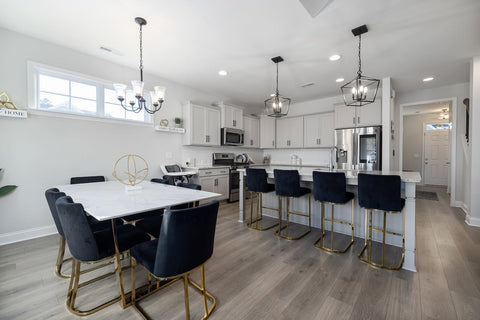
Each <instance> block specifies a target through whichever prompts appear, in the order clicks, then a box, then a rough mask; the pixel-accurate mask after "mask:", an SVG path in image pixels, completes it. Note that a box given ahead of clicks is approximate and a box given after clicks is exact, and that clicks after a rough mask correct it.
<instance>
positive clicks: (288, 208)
mask: <svg viewBox="0 0 480 320" xmlns="http://www.w3.org/2000/svg"><path fill="white" fill-rule="evenodd" d="M289 224H290V197H287V234H286V236H287V238H288V226H289Z"/></svg>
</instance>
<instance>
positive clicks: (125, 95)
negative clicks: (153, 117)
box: [113, 17, 165, 114]
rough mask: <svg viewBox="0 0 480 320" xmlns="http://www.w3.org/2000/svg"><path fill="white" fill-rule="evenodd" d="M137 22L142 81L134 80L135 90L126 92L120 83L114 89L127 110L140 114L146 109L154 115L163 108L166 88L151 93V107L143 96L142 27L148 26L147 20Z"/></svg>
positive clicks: (139, 19)
mask: <svg viewBox="0 0 480 320" xmlns="http://www.w3.org/2000/svg"><path fill="white" fill-rule="evenodd" d="M135 22H136V23H137V24H138V25H139V26H140V80H132V87H133V90H126V89H127V86H126V85H124V84H119V83H116V84H114V85H113V87H114V89H115V93H116V95H117V99H118V101H120V104H121V105H122V107H123V108H124V109H125V110H127V111H131V112H135V113H138V112H140V111H142V109H145V111H146V112H148V113H150V114H153V113H155V112H157V111H158V110H160V108H161V107H162V103H163V101H164V99H165V87H160V86H155V87H153V90H154V91H150V100H151V105H150V106H149V103H147V99H145V97H144V96H143V93H144V92H143V85H144V83H143V42H142V27H143V26H144V25H146V24H147V20H145V19H143V18H140V17H137V18H135ZM135 100H136V101H135ZM124 101H125V103H124Z"/></svg>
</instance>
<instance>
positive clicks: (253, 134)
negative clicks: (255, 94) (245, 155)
mask: <svg viewBox="0 0 480 320" xmlns="http://www.w3.org/2000/svg"><path fill="white" fill-rule="evenodd" d="M243 130H244V137H243V140H244V142H243V146H244V147H246V148H258V147H259V145H260V141H259V140H260V138H259V133H260V130H259V120H258V119H256V118H250V117H243Z"/></svg>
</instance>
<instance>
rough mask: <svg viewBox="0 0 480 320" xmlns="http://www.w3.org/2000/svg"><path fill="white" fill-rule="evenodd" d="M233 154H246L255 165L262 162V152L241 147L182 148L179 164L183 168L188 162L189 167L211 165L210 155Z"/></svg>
mask: <svg viewBox="0 0 480 320" xmlns="http://www.w3.org/2000/svg"><path fill="white" fill-rule="evenodd" d="M216 152H221V153H234V154H235V155H238V154H241V153H246V154H248V156H249V157H250V159H251V160H252V161H253V162H254V163H255V164H260V163H262V162H263V150H260V149H249V148H242V147H229V146H221V147H220V146H219V147H194V146H183V148H182V159H181V164H182V166H185V163H186V162H187V161H189V162H190V166H194V165H196V166H202V165H211V164H212V153H216Z"/></svg>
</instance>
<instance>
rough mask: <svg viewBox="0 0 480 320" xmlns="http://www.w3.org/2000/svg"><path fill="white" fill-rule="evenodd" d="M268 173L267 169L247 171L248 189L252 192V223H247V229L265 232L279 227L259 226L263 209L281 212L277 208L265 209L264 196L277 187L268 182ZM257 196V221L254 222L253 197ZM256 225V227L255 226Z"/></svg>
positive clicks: (249, 169) (273, 225)
mask: <svg viewBox="0 0 480 320" xmlns="http://www.w3.org/2000/svg"><path fill="white" fill-rule="evenodd" d="M267 176H268V175H267V171H265V169H251V168H248V169H247V188H248V191H250V199H251V203H250V221H249V222H248V223H247V227H249V228H250V229H254V230H259V231H265V230H268V229H271V228H273V227H275V226H277V225H278V222H277V223H274V224H272V225H269V226H265V227H262V226H259V225H258V223H259V222H260V221H262V220H263V209H269V210H274V211H279V209H276V208H270V207H265V206H264V205H263V194H264V193H269V192H274V191H275V185H274V184H271V183H268V181H267ZM254 194H256V195H257V210H256V211H257V214H256V218H255V220H253V195H254ZM254 223H255V226H254V225H253V224H254Z"/></svg>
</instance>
